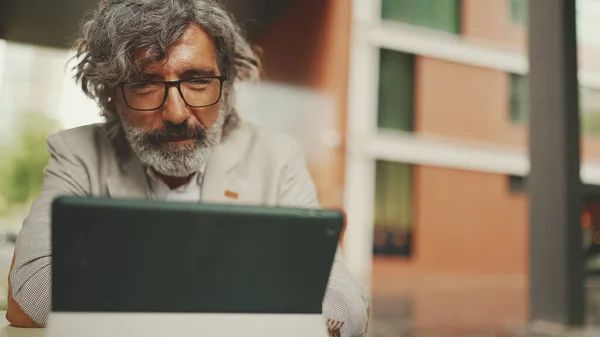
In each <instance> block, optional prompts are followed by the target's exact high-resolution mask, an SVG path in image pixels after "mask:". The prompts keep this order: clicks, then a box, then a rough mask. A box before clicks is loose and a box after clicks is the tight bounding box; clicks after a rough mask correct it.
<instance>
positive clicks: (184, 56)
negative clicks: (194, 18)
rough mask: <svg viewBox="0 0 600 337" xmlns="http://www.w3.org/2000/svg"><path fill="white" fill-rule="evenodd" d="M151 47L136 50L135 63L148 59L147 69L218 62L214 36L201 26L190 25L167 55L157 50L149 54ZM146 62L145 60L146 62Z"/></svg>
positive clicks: (209, 64) (194, 65)
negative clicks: (171, 64) (169, 65)
mask: <svg viewBox="0 0 600 337" xmlns="http://www.w3.org/2000/svg"><path fill="white" fill-rule="evenodd" d="M149 49H150V48H149V47H146V48H140V49H137V50H136V51H135V52H134V63H136V64H140V63H142V62H144V61H145V60H147V59H151V60H153V61H152V62H149V63H147V64H146V65H145V66H144V68H145V70H150V69H156V68H159V67H163V66H165V65H166V64H168V63H175V64H178V65H180V66H184V65H186V64H187V65H188V66H191V67H210V66H212V65H213V64H216V47H215V45H214V41H213V39H212V37H211V36H210V35H209V34H208V33H207V32H206V31H205V30H204V29H203V28H201V27H200V26H198V25H190V26H188V27H187V28H186V30H185V32H184V33H183V35H182V36H181V38H180V39H178V40H177V41H175V42H174V43H173V44H172V45H171V46H169V48H168V49H167V55H160V56H159V55H157V54H156V52H155V53H153V54H150V55H148V50H149ZM144 63H145V62H144Z"/></svg>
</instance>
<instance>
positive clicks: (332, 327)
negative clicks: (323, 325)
mask: <svg viewBox="0 0 600 337" xmlns="http://www.w3.org/2000/svg"><path fill="white" fill-rule="evenodd" d="M343 326H344V322H341V321H334V320H331V319H328V320H327V330H328V331H329V337H341V336H342V332H341V330H342V327H343Z"/></svg>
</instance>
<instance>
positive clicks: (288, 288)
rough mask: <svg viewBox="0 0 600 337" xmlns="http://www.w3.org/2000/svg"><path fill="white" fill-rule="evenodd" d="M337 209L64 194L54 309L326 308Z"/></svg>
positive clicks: (55, 214) (58, 204) (55, 227)
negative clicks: (325, 301) (325, 299)
mask: <svg viewBox="0 0 600 337" xmlns="http://www.w3.org/2000/svg"><path fill="white" fill-rule="evenodd" d="M342 227H343V215H342V214H341V213H340V212H337V211H330V210H312V209H294V208H280V207H266V206H239V205H213V204H198V203H173V202H161V201H152V200H131V199H125V200H123V199H108V198H93V197H85V198H80V197H61V198H58V199H56V200H55V201H54V203H53V205H52V297H53V302H52V310H53V311H54V312H140V313H144V312H169V313H192V312H195V313H275V314H279V313H300V314H310V313H321V311H322V301H323V297H324V295H325V289H326V286H327V282H328V279H329V274H330V271H331V267H332V263H333V261H334V256H335V254H336V249H337V246H338V239H339V236H340V233H341V231H342Z"/></svg>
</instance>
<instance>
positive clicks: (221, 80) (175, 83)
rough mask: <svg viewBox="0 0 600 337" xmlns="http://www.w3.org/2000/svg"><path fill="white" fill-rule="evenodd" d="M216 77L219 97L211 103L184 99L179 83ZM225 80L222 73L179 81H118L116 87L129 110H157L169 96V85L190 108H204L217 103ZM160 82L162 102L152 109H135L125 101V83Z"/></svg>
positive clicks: (225, 75) (225, 76)
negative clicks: (163, 88)
mask: <svg viewBox="0 0 600 337" xmlns="http://www.w3.org/2000/svg"><path fill="white" fill-rule="evenodd" d="M211 78H212V79H218V80H219V97H217V100H216V101H215V102H214V103H211V104H206V105H191V104H189V103H188V102H187V101H186V100H185V97H184V95H183V91H181V83H183V82H190V81H197V80H202V79H211ZM225 81H227V74H224V75H219V76H200V77H194V78H190V79H186V80H179V81H132V82H122V83H119V85H118V87H119V88H120V89H121V93H122V94H123V100H124V101H125V104H127V106H128V107H129V108H130V109H131V110H136V111H153V110H157V109H160V108H161V107H162V106H163V105H164V104H165V102H166V101H167V97H169V88H170V87H177V91H179V96H181V99H182V100H183V101H184V102H185V104H186V105H187V106H189V107H191V108H205V107H207V106H211V105H215V104H217V103H219V101H220V100H221V96H222V95H223V83H224V82H225ZM138 82H139V83H162V84H163V85H164V86H165V94H164V97H163V100H162V103H161V104H160V105H159V106H158V107H156V108H154V109H137V108H134V107H132V106H131V104H129V102H128V101H127V95H126V94H125V85H127V84H130V83H138Z"/></svg>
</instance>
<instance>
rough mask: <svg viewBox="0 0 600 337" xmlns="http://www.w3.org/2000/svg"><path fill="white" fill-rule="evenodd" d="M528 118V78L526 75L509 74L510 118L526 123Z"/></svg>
mask: <svg viewBox="0 0 600 337" xmlns="http://www.w3.org/2000/svg"><path fill="white" fill-rule="evenodd" d="M528 119H529V80H528V78H527V76H523V75H517V74H510V120H511V121H512V122H515V123H527V120H528Z"/></svg>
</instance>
